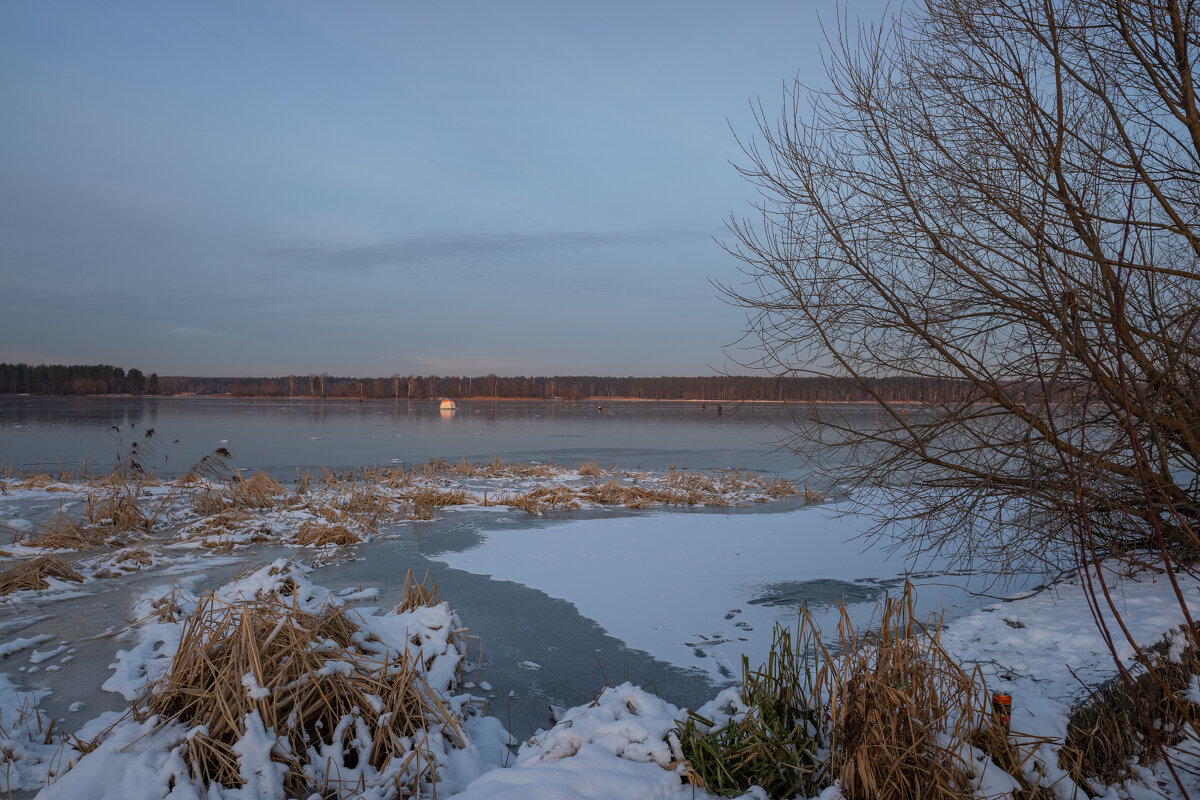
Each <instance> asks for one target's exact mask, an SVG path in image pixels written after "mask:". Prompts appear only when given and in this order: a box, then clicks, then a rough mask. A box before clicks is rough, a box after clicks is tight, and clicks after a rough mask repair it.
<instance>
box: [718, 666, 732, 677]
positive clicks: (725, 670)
mask: <svg viewBox="0 0 1200 800" xmlns="http://www.w3.org/2000/svg"><path fill="white" fill-rule="evenodd" d="M717 672H719V673H721V677H722V678H732V677H733V673H732V672H730V671H729V668H728V667H726V666H725V665H724V664H718V665H717Z"/></svg>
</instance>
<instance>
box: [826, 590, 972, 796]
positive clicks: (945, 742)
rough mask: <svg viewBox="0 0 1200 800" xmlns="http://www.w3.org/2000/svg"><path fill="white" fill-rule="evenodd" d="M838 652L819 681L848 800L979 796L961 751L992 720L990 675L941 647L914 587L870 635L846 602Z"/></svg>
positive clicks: (885, 610)
mask: <svg viewBox="0 0 1200 800" xmlns="http://www.w3.org/2000/svg"><path fill="white" fill-rule="evenodd" d="M838 652H839V653H840V655H839V656H838V658H837V659H830V660H827V661H826V662H825V663H824V664H823V665H822V668H821V669H820V670H819V672H818V675H817V688H818V691H820V692H821V693H822V694H823V695H824V696H825V697H826V703H827V709H828V713H829V715H830V720H831V721H830V726H829V739H830V751H831V754H832V755H831V763H830V766H831V769H832V773H833V775H835V776H836V777H837V778H838V779H839V781H840V786H841V790H842V794H843V795H845V797H846V798H847V800H868V799H870V800H875V799H876V798H880V797H888V798H896V800H906V799H907V798H912V799H913V800H916V799H917V798H960V797H962V798H967V797H972V796H973V791H972V789H971V782H970V775H969V763H968V762H966V761H964V759H963V755H962V752H963V747H964V745H965V743H966V742H968V741H969V740H970V739H971V738H972V736H974V735H975V732H976V731H978V730H979V729H980V728H982V727H983V726H984V725H987V724H991V723H990V715H989V713H988V711H987V710H986V709H984V708H982V707H981V706H980V700H979V698H981V697H983V696H984V692H985V689H984V686H983V680H982V678H981V677H980V675H979V673H978V671H977V670H976V671H975V672H971V673H968V672H966V671H965V670H963V669H962V668H961V667H959V666H958V664H957V663H955V661H954V659H953V658H951V657H950V655H949V654H948V653H947V652H946V651H945V649H944V648H943V647H942V644H941V623H940V620H935V621H934V622H933V623H932V624H930V625H925V624H922V623H921V622H920V621H919V620H918V619H917V617H916V614H915V612H914V609H913V593H912V587H911V586H909V585H906V586H905V590H904V593H903V595H902V596H901V597H900V598H898V599H892V598H888V599H886V600H884V603H883V605H882V610H881V614H880V619H879V629H878V630H877V631H874V632H872V633H871V634H870V635H869V636H866V635H860V634H858V633H857V632H856V631H855V629H854V626H853V624H852V623H851V621H850V618H849V615H848V613H847V611H846V608H845V606H842V608H841V620H840V622H839V624H838Z"/></svg>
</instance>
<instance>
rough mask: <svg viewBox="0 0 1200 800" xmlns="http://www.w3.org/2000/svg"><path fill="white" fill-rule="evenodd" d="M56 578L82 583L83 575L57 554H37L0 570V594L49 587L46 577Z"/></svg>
mask: <svg viewBox="0 0 1200 800" xmlns="http://www.w3.org/2000/svg"><path fill="white" fill-rule="evenodd" d="M48 577H49V578H57V579H58V580H60V581H72V582H74V583H83V580H84V578H83V576H82V575H80V574H79V573H78V572H76V571H75V570H74V569H73V568H72V567H71V565H70V564H68V563H67V562H66V561H64V560H63V559H61V558H59V557H58V556H38V557H37V558H33V559H30V560H29V561H22V562H21V563H19V564H14V565H13V566H11V567H9V568H8V569H6V570H4V571H3V572H0V595H8V594H12V593H13V592H19V591H25V590H34V591H41V590H42V589H48V588H50V582H49V581H48V580H46V578H48Z"/></svg>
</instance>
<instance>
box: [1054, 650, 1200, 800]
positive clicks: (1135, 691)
mask: <svg viewBox="0 0 1200 800" xmlns="http://www.w3.org/2000/svg"><path fill="white" fill-rule="evenodd" d="M1179 635H1184V634H1183V633H1180V634H1179ZM1171 651H1172V647H1171V644H1170V640H1169V639H1167V640H1164V641H1162V642H1160V643H1159V644H1157V645H1155V646H1154V647H1152V648H1148V655H1149V658H1150V668H1149V669H1148V670H1146V671H1145V672H1141V673H1140V674H1137V675H1135V676H1131V677H1130V678H1129V679H1128V680H1125V679H1122V678H1121V677H1120V676H1118V677H1116V678H1114V679H1112V680H1111V681H1109V682H1107V683H1105V684H1103V685H1102V686H1100V687H1098V688H1097V689H1095V690H1093V691H1092V692H1091V693H1090V694H1089V696H1088V698H1087V700H1086V701H1084V702H1083V703H1081V704H1079V705H1078V706H1077V707H1076V708H1074V709H1073V710H1072V712H1071V715H1070V717H1069V718H1068V720H1067V738H1066V740H1065V742H1064V743H1063V746H1062V749H1061V750H1060V751H1059V759H1058V761H1059V766H1061V767H1062V768H1063V769H1065V770H1067V772H1068V773H1069V774H1070V775H1071V777H1072V778H1073V779H1074V780H1075V782H1076V783H1077V784H1079V785H1080V786H1082V787H1084V788H1086V789H1088V790H1089V791H1091V792H1092V794H1094V795H1095V794H1102V792H1100V791H1099V787H1105V786H1109V785H1111V784H1114V783H1117V782H1119V781H1123V780H1125V779H1126V778H1128V777H1129V776H1130V775H1132V774H1133V770H1134V766H1135V765H1137V764H1141V765H1142V766H1146V765H1148V764H1150V763H1152V762H1153V761H1155V760H1156V758H1157V756H1158V754H1159V753H1160V751H1161V748H1159V747H1157V746H1156V740H1157V741H1158V742H1160V743H1162V744H1166V745H1172V744H1177V743H1178V742H1179V741H1180V740H1181V739H1182V738H1183V736H1184V731H1186V730H1188V729H1189V728H1190V729H1191V730H1200V706H1197V705H1196V704H1194V703H1192V702H1190V701H1188V700H1186V699H1184V695H1186V694H1187V691H1188V689H1189V688H1190V687H1191V686H1192V685H1193V683H1194V681H1195V680H1196V676H1197V675H1200V652H1197V649H1196V646H1195V645H1194V644H1191V643H1188V644H1187V645H1186V646H1184V647H1183V648H1182V650H1181V652H1179V653H1178V655H1177V657H1176V658H1171ZM1131 684H1132V685H1131ZM1192 735H1193V736H1194V735H1195V734H1192Z"/></svg>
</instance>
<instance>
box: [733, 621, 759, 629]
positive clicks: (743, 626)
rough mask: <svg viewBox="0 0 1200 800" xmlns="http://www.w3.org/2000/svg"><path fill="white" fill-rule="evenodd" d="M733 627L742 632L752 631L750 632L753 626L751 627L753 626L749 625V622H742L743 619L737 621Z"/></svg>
mask: <svg viewBox="0 0 1200 800" xmlns="http://www.w3.org/2000/svg"><path fill="white" fill-rule="evenodd" d="M733 627H735V628H741V629H742V630H744V631H752V630H754V626H753V625H751V624H750V623H749V622H746V620H744V619H743V620H738V621H737V622H735V623H733Z"/></svg>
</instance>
